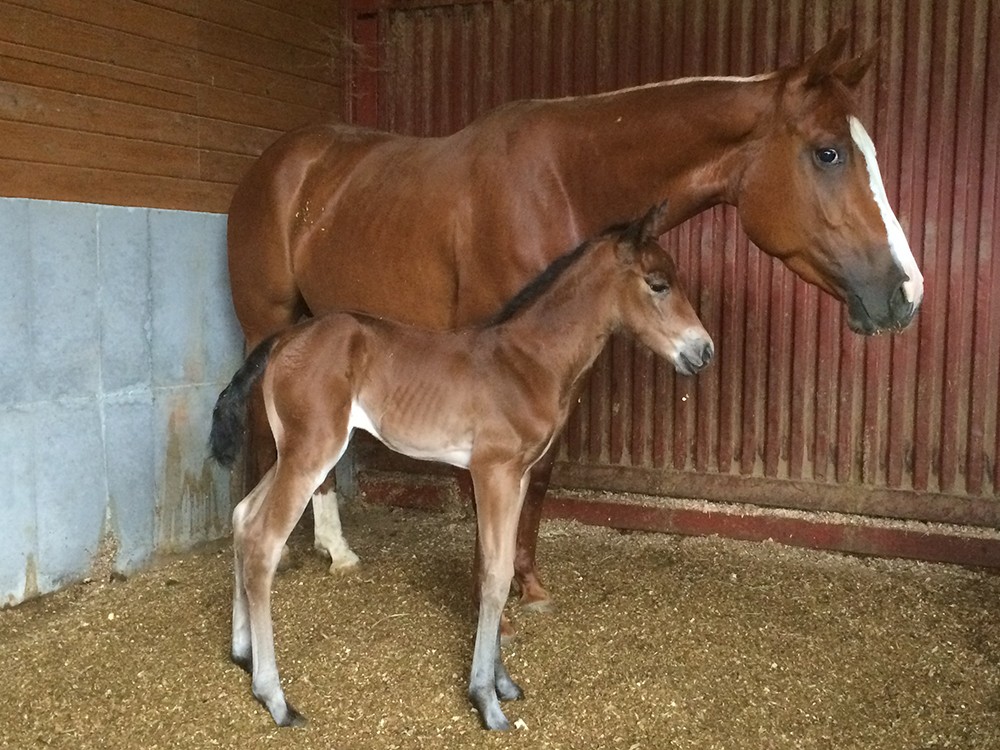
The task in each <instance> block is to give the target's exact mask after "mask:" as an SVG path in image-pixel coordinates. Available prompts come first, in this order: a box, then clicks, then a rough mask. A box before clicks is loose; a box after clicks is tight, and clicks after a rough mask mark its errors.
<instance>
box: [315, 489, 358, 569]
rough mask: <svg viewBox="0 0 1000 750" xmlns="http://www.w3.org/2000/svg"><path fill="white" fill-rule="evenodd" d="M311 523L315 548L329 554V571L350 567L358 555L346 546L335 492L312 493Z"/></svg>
mask: <svg viewBox="0 0 1000 750" xmlns="http://www.w3.org/2000/svg"><path fill="white" fill-rule="evenodd" d="M312 503H313V525H314V532H315V533H314V540H315V546H316V549H318V550H320V551H321V552H326V553H327V554H328V555H329V556H330V572H331V573H336V572H337V571H338V570H343V569H345V568H352V567H354V566H355V565H357V564H358V562H359V560H358V556H357V555H356V554H354V551H353V550H352V549H351V548H350V546H348V544H347V540H346V539H345V538H344V532H343V529H342V528H341V525H340V504H339V502H338V498H337V493H336V492H334V491H332V490H331V491H330V492H317V493H316V494H315V495H313V498H312Z"/></svg>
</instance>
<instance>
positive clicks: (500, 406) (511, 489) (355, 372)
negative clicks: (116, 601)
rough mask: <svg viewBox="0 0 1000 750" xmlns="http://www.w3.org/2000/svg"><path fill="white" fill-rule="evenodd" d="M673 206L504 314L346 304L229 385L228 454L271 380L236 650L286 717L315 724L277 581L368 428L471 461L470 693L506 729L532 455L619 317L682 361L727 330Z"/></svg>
mask: <svg viewBox="0 0 1000 750" xmlns="http://www.w3.org/2000/svg"><path fill="white" fill-rule="evenodd" d="M668 220H669V216H668V211H667V208H666V204H661V205H659V206H656V207H654V208H652V209H650V211H649V212H648V213H647V214H646V216H645V217H643V218H642V219H641V220H639V221H636V222H633V223H632V224H629V225H627V226H624V227H618V228H614V229H611V230H608V231H607V232H605V233H604V234H602V235H600V236H599V237H597V238H596V239H594V240H591V241H589V242H585V243H583V244H582V245H580V246H579V247H578V248H577V249H576V250H575V251H573V252H572V253H569V254H568V255H565V256H562V257H561V258H559V259H557V260H556V261H555V262H554V263H552V265H550V266H549V268H548V269H547V270H546V271H544V272H543V273H542V274H541V275H540V276H539V277H538V278H537V279H536V280H535V281H534V282H533V283H532V284H529V285H528V286H527V287H525V289H524V290H522V292H521V293H519V294H518V295H517V296H515V297H514V298H513V299H512V300H511V301H510V303H509V304H508V305H507V306H506V307H505V308H504V310H503V311H501V313H500V314H498V315H497V316H496V317H495V318H494V319H493V320H492V321H490V322H489V323H487V324H484V325H482V326H478V327H472V328H464V329H459V330H456V331H453V332H441V331H429V330H425V329H419V328H413V327H410V326H405V325H402V324H398V323H392V322H388V321H385V320H381V319H378V318H373V317H370V316H367V315H360V314H351V313H330V314H328V315H325V316H321V317H319V318H314V319H312V320H309V321H307V322H305V323H302V324H300V325H298V326H295V327H294V328H292V329H288V330H286V331H285V332H283V333H280V334H278V335H276V336H275V337H273V338H271V339H268V340H266V341H264V342H263V343H262V344H260V345H259V346H258V347H257V348H256V349H255V350H254V351H253V352H252V353H251V354H250V356H249V358H248V359H247V361H246V363H244V365H243V367H242V368H241V369H240V370H239V371H238V372H237V373H236V375H235V376H234V377H233V381H232V382H231V383H230V384H229V386H228V387H227V388H226V390H224V391H223V392H222V394H221V395H220V396H219V400H218V403H217V404H216V407H215V414H214V417H213V424H212V441H211V442H212V452H213V455H214V456H215V457H216V458H217V459H218V460H220V461H221V462H223V463H230V462H231V461H232V459H233V458H234V457H235V456H236V454H237V453H238V451H239V448H240V443H241V441H242V439H243V431H244V429H243V427H244V423H245V415H246V401H247V396H248V394H249V392H250V391H251V389H252V388H253V385H254V383H255V382H257V381H258V379H259V380H261V383H262V391H263V396H264V403H265V408H266V411H267V418H268V423H269V424H270V427H271V432H272V434H273V436H274V439H275V443H276V444H277V449H278V460H277V463H276V464H275V466H274V467H272V468H271V469H270V470H269V471H268V472H267V474H266V475H265V476H264V478H263V479H262V480H261V481H260V483H259V484H258V485H257V486H256V487H255V488H254V489H253V490H252V491H251V492H250V494H249V495H247V497H246V498H245V499H244V500H243V501H242V502H240V503H239V505H237V507H236V509H235V511H234V512H233V536H234V548H235V557H236V562H235V579H236V581H235V590H234V595H233V633H232V658H233V660H234V661H235V662H236V663H237V664H240V665H241V666H243V667H244V668H245V669H247V670H248V671H249V672H250V673H251V674H252V676H253V681H252V687H253V693H254V695H255V696H256V697H257V699H258V700H260V701H261V702H262V703H263V704H264V705H265V706H266V707H267V709H268V711H270V713H271V716H272V717H273V718H274V720H275V721H276V722H277V723H278V724H280V725H295V724H301V723H302V722H303V718H302V716H301V715H300V714H299V713H298V712H297V711H296V710H295V709H294V708H292V706H291V705H289V703H288V702H287V701H286V700H285V696H284V692H283V691H282V688H281V683H280V680H279V677H278V668H277V664H276V662H275V655H274V637H273V630H272V623H271V607H270V596H271V583H272V579H273V576H274V572H275V568H276V567H277V564H278V559H279V557H280V555H281V549H282V546H283V545H284V543H285V540H286V539H287V538H288V535H289V534H290V533H291V531H292V529H293V527H294V526H295V524H296V523H297V521H298V519H299V517H300V516H301V515H302V512H303V510H304V509H305V507H306V505H307V504H308V503H309V500H310V498H311V497H312V494H313V493H314V492H315V491H316V488H317V487H319V485H320V484H321V483H322V482H323V480H324V478H325V477H326V475H327V474H328V473H329V472H330V470H331V469H332V468H333V467H334V465H335V464H336V463H337V461H338V459H339V458H340V456H341V455H342V453H343V452H344V449H345V448H346V446H347V443H348V440H349V439H350V435H351V431H352V430H353V429H355V428H361V429H363V430H365V431H367V432H370V433H371V434H372V435H374V436H375V437H377V438H378V439H379V440H381V441H382V442H383V443H385V444H386V445H387V446H389V447H390V448H392V449H393V450H396V451H398V452H400V453H403V454H405V455H408V456H412V457H415V458H422V459H428V460H433V461H442V462H446V463H449V464H452V465H454V466H459V467H463V468H468V469H469V471H470V472H471V474H472V481H473V486H474V489H475V497H476V513H477V525H478V533H479V540H480V544H481V551H482V576H481V578H480V591H479V593H480V605H479V625H478V628H477V631H476V642H475V648H474V652H473V657H472V672H471V676H470V679H469V698H470V700H471V701H472V703H473V705H475V707H476V708H477V709H478V711H479V713H480V716H481V717H482V720H483V724H484V725H485V726H486V727H487V728H488V729H506V728H508V727H509V724H508V721H507V718H506V716H504V713H503V711H502V709H501V708H500V700H512V699H516V698H520V697H522V692H521V689H520V688H519V687H518V685H517V684H516V683H515V682H514V681H513V680H512V679H511V677H510V675H509V674H508V673H507V670H506V669H505V667H504V665H503V662H502V659H501V654H500V618H501V615H502V613H503V607H504V603H505V602H506V599H507V596H508V593H509V591H510V583H511V578H512V577H513V574H514V547H515V538H516V533H517V521H518V516H519V514H520V510H521V504H522V501H523V500H524V494H525V491H526V488H527V485H528V477H529V472H530V470H531V467H532V466H533V465H534V464H535V463H536V462H537V461H538V460H539V458H540V457H541V456H542V455H543V454H544V453H545V452H546V451H547V450H548V448H549V447H550V445H551V444H552V441H553V440H554V439H555V437H556V436H557V435H558V434H559V432H560V430H561V429H562V427H563V424H564V423H565V421H566V418H567V415H568V413H569V410H570V406H571V405H572V404H573V400H574V396H575V394H576V392H577V390H578V387H579V384H580V381H581V379H582V378H583V376H584V375H585V374H586V373H587V371H588V370H589V368H590V366H591V365H592V363H593V361H594V359H595V358H596V357H597V355H598V354H599V353H600V351H601V349H602V348H603V347H604V344H605V342H606V341H607V339H608V337H609V336H610V335H611V334H612V333H614V332H615V331H617V330H624V331H629V332H631V333H632V334H633V335H635V336H636V337H637V338H638V339H639V340H640V341H642V342H643V343H644V344H645V345H646V346H648V347H649V348H650V349H652V350H653V351H654V352H656V353H658V354H660V355H662V356H664V357H666V358H668V359H669V360H670V361H671V362H672V363H673V365H674V367H675V368H676V369H677V371H678V372H680V373H682V374H685V375H690V374H694V373H696V372H697V371H698V370H700V369H701V368H703V367H704V366H705V365H707V364H708V362H709V361H710V360H711V358H712V354H713V348H712V341H711V339H710V338H709V335H708V333H707V332H706V331H705V329H704V327H703V326H702V325H701V322H700V321H699V320H698V317H697V315H696V314H695V312H694V310H693V309H692V308H691V305H690V303H689V302H688V300H687V298H686V297H685V295H684V292H683V290H682V289H681V288H680V286H679V285H678V283H677V272H676V267H675V265H674V262H673V260H672V258H671V257H670V255H669V254H668V253H667V252H666V251H665V250H664V249H663V248H662V247H661V246H660V245H659V244H658V242H657V237H658V236H659V235H660V234H662V232H663V230H664V228H665V226H666V224H667V222H668Z"/></svg>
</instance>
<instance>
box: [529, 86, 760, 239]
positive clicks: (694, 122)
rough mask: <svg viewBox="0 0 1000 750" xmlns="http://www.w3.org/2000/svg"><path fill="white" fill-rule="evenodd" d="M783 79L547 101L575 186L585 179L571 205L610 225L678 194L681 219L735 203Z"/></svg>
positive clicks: (676, 216) (677, 218)
mask: <svg viewBox="0 0 1000 750" xmlns="http://www.w3.org/2000/svg"><path fill="white" fill-rule="evenodd" d="M779 85H780V79H779V77H778V75H777V74H771V75H768V76H760V77H755V78H751V79H744V78H719V79H689V80H684V81H679V82H667V83H661V84H652V85H649V86H640V87H637V88H633V89H625V90H622V91H617V92H611V93H608V94H598V95H594V96H587V97H580V98H576V99H563V100H556V101H552V102H549V103H547V105H541V107H540V114H541V115H542V117H548V118H551V120H552V122H553V124H554V125H555V128H554V131H553V132H554V133H558V136H557V137H556V138H555V140H556V142H555V143H554V148H556V149H557V150H558V151H559V153H560V160H561V163H562V167H563V169H564V170H565V171H566V173H567V179H566V181H565V184H566V186H567V189H568V190H570V191H573V189H574V186H580V188H579V189H578V190H577V192H578V193H579V195H577V196H571V201H570V203H571V205H572V204H574V203H575V204H576V205H579V206H585V207H587V208H586V209H585V213H588V214H592V213H598V214H603V216H602V217H601V218H602V219H604V220H605V222H606V223H610V222H611V221H617V220H620V219H622V218H625V217H629V216H637V215H639V214H640V213H641V212H642V211H643V210H645V208H647V207H648V205H649V204H650V203H651V202H653V201H654V200H657V199H662V198H664V197H668V198H669V199H670V209H669V210H670V217H669V218H670V223H671V225H672V226H676V225H677V224H680V223H681V222H683V221H685V220H686V219H688V218H690V217H691V216H694V215H695V214H697V213H699V212H700V211H703V210H704V209H706V208H709V207H711V206H713V205H716V204H718V203H730V204H733V203H735V200H736V193H737V188H738V185H739V181H740V179H741V176H742V173H743V170H744V169H745V165H746V163H747V158H748V155H749V152H750V150H751V149H750V147H751V146H752V144H753V142H754V141H755V139H756V138H757V137H759V135H760V132H761V129H760V125H761V123H762V122H763V121H764V118H766V116H767V115H768V113H770V112H771V111H772V108H773V103H774V97H775V94H776V92H777V89H778V86H779ZM595 192H599V193H600V195H599V198H598V200H599V201H600V203H599V204H596V202H595V197H596V196H595ZM598 228H599V227H598Z"/></svg>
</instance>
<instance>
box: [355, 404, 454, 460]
mask: <svg viewBox="0 0 1000 750" xmlns="http://www.w3.org/2000/svg"><path fill="white" fill-rule="evenodd" d="M348 424H349V429H351V430H353V429H355V428H357V429H360V430H364V431H365V432H367V433H369V434H370V435H372V436H374V437H375V438H377V439H378V440H379V442H381V443H382V444H383V445H385V446H386V447H388V448H391V449H392V450H394V451H396V452H397V453H402V454H403V455H404V456H409V457H410V458H416V459H419V460H421V461H438V462H440V463H445V464H451V465H452V466H457V467H458V468H460V469H467V468H469V461H470V459H471V457H472V439H471V435H466V434H464V431H463V434H461V435H450V434H448V432H447V431H446V430H443V429H442V428H441V425H438V424H434V421H433V420H426V423H425V424H423V425H419V424H413V425H409V426H408V427H406V428H402V427H401V426H399V425H395V426H393V425H389V426H388V427H387V428H386V429H380V428H379V427H377V426H376V425H375V423H374V421H373V420H372V418H371V417H370V416H369V415H368V412H366V411H365V409H364V407H363V406H362V405H361V404H359V403H358V402H357V401H353V402H351V415H350V419H349V422H348ZM421 426H422V427H423V429H421Z"/></svg>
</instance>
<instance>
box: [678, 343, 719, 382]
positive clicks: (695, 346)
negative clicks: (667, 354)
mask: <svg viewBox="0 0 1000 750" xmlns="http://www.w3.org/2000/svg"><path fill="white" fill-rule="evenodd" d="M713 356H715V347H714V346H713V345H712V339H710V338H708V336H707V335H706V336H702V335H694V336H692V335H690V334H685V336H684V343H683V345H681V346H680V347H678V349H677V354H676V356H675V357H674V369H676V370H677V372H679V373H680V374H681V375H694V374H696V373H698V372H700V371H701V370H703V369H705V368H706V367H707V366H708V364H709V362H711V361H712V357H713Z"/></svg>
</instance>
